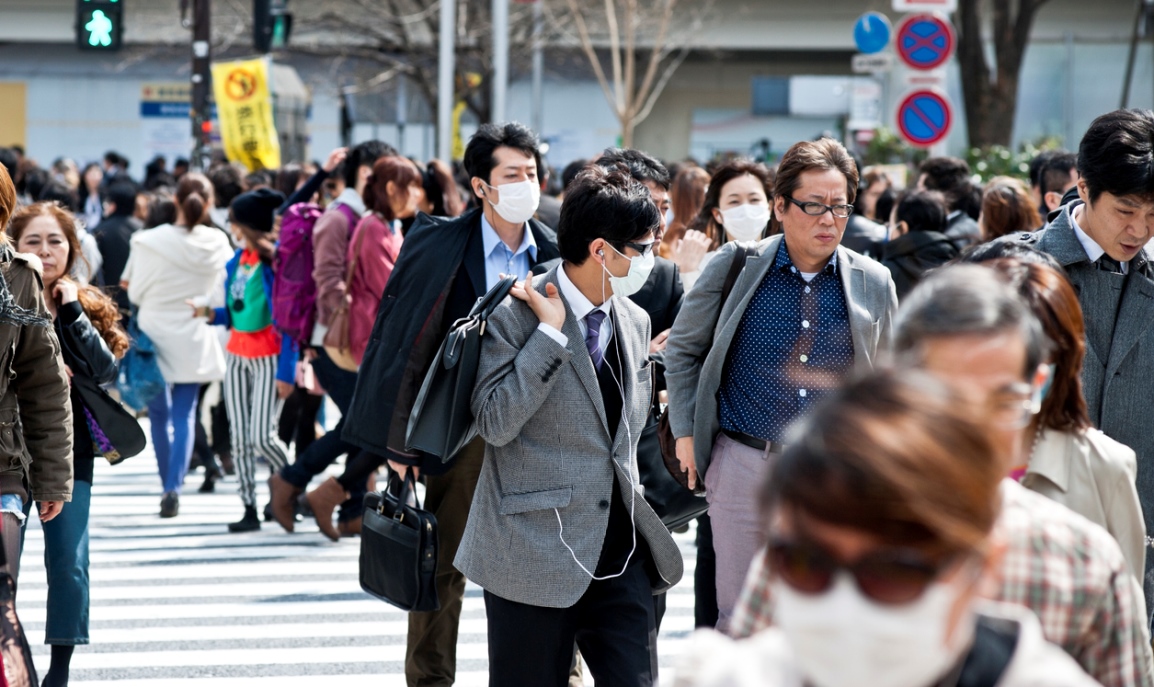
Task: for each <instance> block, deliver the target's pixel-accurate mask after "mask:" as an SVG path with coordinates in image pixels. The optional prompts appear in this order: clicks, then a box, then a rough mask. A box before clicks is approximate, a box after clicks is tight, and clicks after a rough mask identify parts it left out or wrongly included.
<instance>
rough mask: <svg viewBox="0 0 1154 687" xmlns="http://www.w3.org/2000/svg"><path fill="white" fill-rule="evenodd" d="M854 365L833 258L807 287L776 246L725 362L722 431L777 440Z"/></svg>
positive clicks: (784, 252) (846, 314)
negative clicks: (770, 264) (772, 260)
mask: <svg viewBox="0 0 1154 687" xmlns="http://www.w3.org/2000/svg"><path fill="white" fill-rule="evenodd" d="M853 360H854V349H853V337H852V334H851V332H850V323H849V311H848V309H847V307H846V300H845V292H844V291H843V289H842V284H841V280H840V279H839V278H838V274H837V254H836V253H834V255H833V257H831V258H830V261H829V263H828V264H827V265H826V266H825V268H824V269H823V270H822V271H821V272H819V273H818V274H817V275H816V276H815V277H813V279H812V281H809V282H807V281H806V280H805V278H804V277H803V276H802V274H801V273H800V272H798V270H797V268H796V267H794V265H793V262H792V261H791V260H790V259H789V251H788V250H786V246H785V241H782V242H781V247H780V248H779V249H778V251H777V256H776V258H775V259H774V264H773V267H771V268H770V270H769V272H768V273H767V274H766V275H765V278H764V279H763V280H762V282H761V285H760V286H758V288H757V291H756V292H755V293H754V295H753V298H752V299H751V300H750V302H749V306H748V307H747V308H746V310H745V313H744V314H743V315H742V316H741V323H740V325H738V328H737V333H736V334H735V335H734V337H733V344H732V345H731V346H730V349H729V354H728V356H727V357H726V361H725V370H724V371H723V373H722V383H721V388H720V389H719V390H718V400H719V410H720V415H721V418H720V419H721V428H722V429H725V430H729V431H731V432H740V433H742V434H748V435H749V436H753V437H757V438H759V439H764V440H766V441H778V442H780V441H782V440H783V438H784V434H785V430H786V428H787V427H788V426H789V425H790V423H791V422H793V421H794V420H795V419H797V418H798V417H799V416H801V415H802V414H803V413H804V412H805V411H806V410H808V409H809V408H810V407H811V406H812V405H813V404H814V403H817V402H818V401H819V400H821V398H822V397H823V396H824V395H826V394H828V393H829V392H830V391H832V390H833V389H835V388H837V387H838V386H839V385H840V384H841V381H842V379H844V378H845V376H846V374H848V373H849V371H850V369H851V368H852V367H853Z"/></svg>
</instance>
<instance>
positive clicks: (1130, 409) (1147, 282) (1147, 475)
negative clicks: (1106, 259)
mask: <svg viewBox="0 0 1154 687" xmlns="http://www.w3.org/2000/svg"><path fill="white" fill-rule="evenodd" d="M1078 205H1080V203H1072V204H1070V205H1067V206H1065V207H1063V208H1062V211H1061V213H1060V214H1059V215H1058V216H1057V217H1056V218H1055V219H1054V221H1053V222H1051V223H1050V224H1049V225H1048V226H1047V227H1046V228H1045V229H1041V230H1039V231H1036V232H1032V233H1029V234H1017V235H1013V236H1008V237H1006V238H1004V239H1000V240H1002V241H1015V242H1021V243H1023V244H1025V245H1028V246H1033V247H1034V248H1037V249H1038V250H1040V251H1043V252H1045V253H1049V254H1050V255H1052V256H1053V257H1054V259H1055V260H1057V261H1058V262H1060V263H1061V264H1062V267H1064V268H1065V269H1066V275H1067V276H1068V277H1069V278H1070V282H1071V283H1072V284H1073V285H1074V289H1075V290H1076V291H1077V292H1078V301H1079V303H1081V305H1082V315H1083V317H1084V318H1085V321H1086V331H1087V332H1090V331H1091V329H1092V328H1094V327H1112V329H1113V336H1112V337H1110V346H1109V348H1108V349H1106V350H1100V349H1098V348H1096V347H1095V345H1094V343H1093V342H1092V341H1091V340H1090V337H1089V336H1087V340H1086V361H1085V363H1084V364H1083V366H1082V393H1083V394H1085V396H1086V406H1087V408H1088V409H1089V411H1090V421H1091V422H1093V423H1094V425H1095V426H1096V427H1098V429H1101V430H1102V431H1103V432H1105V433H1106V435H1107V436H1109V437H1110V438H1111V439H1114V440H1115V441H1119V442H1121V443H1123V444H1125V445H1127V446H1129V447H1130V448H1132V449H1134V452H1135V453H1137V454H1138V481H1137V486H1138V497H1139V499H1140V500H1141V501H1142V508H1143V510H1144V515H1145V521H1146V531H1147V533H1150V532H1154V469H1152V466H1151V463H1150V462H1151V460H1154V431H1151V416H1150V409H1151V406H1152V405H1154V327H1151V325H1152V324H1154V281H1151V279H1150V277H1148V276H1146V275H1149V274H1154V271H1151V266H1150V265H1149V263H1150V261H1151V260H1154V254H1151V252H1150V249H1149V248H1145V249H1143V251H1142V253H1141V254H1139V256H1138V257H1136V258H1134V259H1133V260H1131V261H1130V274H1129V276H1128V277H1127V278H1126V279H1125V280H1124V281H1122V284H1123V286H1122V294H1121V300H1120V301H1119V303H1118V312H1117V317H1116V318H1115V315H1114V312H1113V306H1112V304H1110V305H1107V304H1106V303H1103V302H1102V301H1100V300H1098V299H1096V298H1095V292H1096V289H1098V288H1100V286H1099V285H1098V283H1097V280H1095V279H1094V277H1095V276H1097V275H1096V273H1097V268H1096V267H1095V266H1094V264H1093V263H1091V262H1090V258H1089V257H1088V256H1087V255H1086V250H1085V249H1084V248H1083V247H1082V244H1081V243H1080V242H1079V241H1078V236H1077V235H1076V234H1075V233H1074V225H1073V223H1072V222H1071V221H1070V212H1071V210H1073V209H1074V208H1075V207H1077V206H1078ZM1111 300H1112V299H1111ZM1111 320H1113V322H1111Z"/></svg>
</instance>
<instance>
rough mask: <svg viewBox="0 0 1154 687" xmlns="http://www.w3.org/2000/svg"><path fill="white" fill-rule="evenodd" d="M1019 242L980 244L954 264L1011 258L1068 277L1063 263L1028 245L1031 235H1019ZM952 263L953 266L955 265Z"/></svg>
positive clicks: (1001, 241)
mask: <svg viewBox="0 0 1154 687" xmlns="http://www.w3.org/2000/svg"><path fill="white" fill-rule="evenodd" d="M1018 237H1019V240H1017V241H1015V240H1012V239H1002V240H1000V241H989V242H987V243H980V244H978V245H976V246H971V247H969V248H967V249H966V250H965V252H963V253H962V254H961V255H960V256H958V257H957V258H956V259H955V260H953V263H973V264H980V263H983V262H990V261H993V260H1000V259H1002V258H1011V259H1014V260H1018V261H1020V262H1028V263H1033V264H1036V265H1045V266H1046V267H1049V268H1050V269H1052V270H1054V271H1055V272H1057V273H1058V274H1061V275H1062V276H1066V270H1065V268H1063V267H1062V263H1060V262H1058V261H1057V259H1055V258H1054V256H1052V255H1050V254H1049V253H1045V252H1043V251H1040V250H1038V249H1037V248H1034V247H1033V246H1030V245H1028V244H1027V243H1026V242H1027V241H1032V240H1033V237H1032V236H1031V234H1029V233H1026V232H1023V233H1021V234H1018ZM953 263H951V264H953Z"/></svg>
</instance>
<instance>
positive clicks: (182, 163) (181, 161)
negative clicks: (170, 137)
mask: <svg viewBox="0 0 1154 687" xmlns="http://www.w3.org/2000/svg"><path fill="white" fill-rule="evenodd" d="M177 167H185V168H187V167H188V158H184V157H178V158H176V161H175V162H173V163H172V168H173V169H176V168H177Z"/></svg>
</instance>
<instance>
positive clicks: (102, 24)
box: [76, 0, 124, 51]
mask: <svg viewBox="0 0 1154 687" xmlns="http://www.w3.org/2000/svg"><path fill="white" fill-rule="evenodd" d="M123 5H124V2H123V0H77V2H76V45H77V47H79V48H80V49H82V50H107V51H112V50H119V49H120V40H121V33H122V32H123V29H124V27H123V25H122V24H123Z"/></svg>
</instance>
